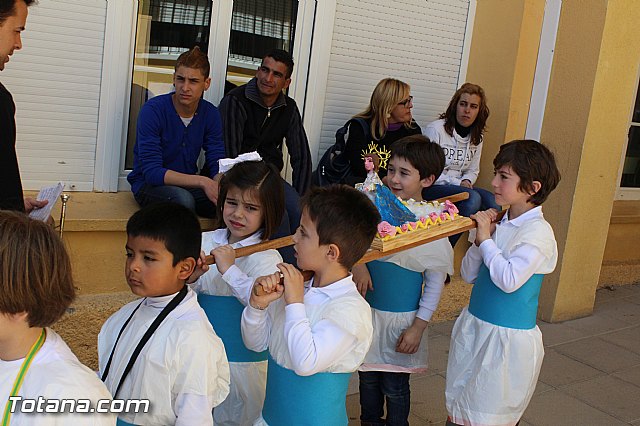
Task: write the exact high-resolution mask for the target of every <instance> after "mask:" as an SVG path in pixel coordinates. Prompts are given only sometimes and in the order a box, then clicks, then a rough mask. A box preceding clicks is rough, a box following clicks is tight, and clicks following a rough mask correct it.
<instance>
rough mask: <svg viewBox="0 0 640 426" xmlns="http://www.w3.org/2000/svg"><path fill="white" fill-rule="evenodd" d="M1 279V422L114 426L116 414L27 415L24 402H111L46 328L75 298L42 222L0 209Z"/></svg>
mask: <svg viewBox="0 0 640 426" xmlns="http://www.w3.org/2000/svg"><path fill="white" fill-rule="evenodd" d="M0 277H2V278H1V279H0V294H2V296H1V297H0V424H2V425H12V426H19V425H49V426H51V425H69V424H73V425H104V426H107V425H113V424H114V422H115V418H116V416H115V415H112V414H109V413H95V412H93V413H89V412H88V411H87V413H79V412H75V413H74V412H70V407H69V406H67V407H66V408H64V407H62V408H63V409H56V410H55V411H58V412H57V413H53V412H46V413H38V412H34V407H31V408H30V410H27V405H26V404H27V401H28V400H30V401H36V402H37V403H38V404H39V405H40V406H42V407H44V409H50V408H49V407H55V405H51V404H56V403H57V405H58V406H60V400H69V401H72V400H75V401H76V403H77V404H78V405H77V407H79V404H80V403H81V401H82V400H84V401H91V405H92V408H94V409H95V408H96V405H97V401H98V400H107V401H109V400H111V395H110V394H109V391H108V390H107V388H106V387H105V386H104V384H103V383H102V382H101V381H100V380H99V379H98V377H96V375H95V373H94V372H93V371H91V370H90V369H88V368H87V367H85V366H84V365H82V364H81V363H80V361H78V358H76V356H75V355H74V354H73V353H72V352H71V350H70V349H69V347H68V346H67V345H66V343H65V342H64V341H63V340H62V338H61V337H60V336H59V335H58V334H57V333H56V332H55V331H53V330H51V329H50V328H49V327H50V326H51V325H53V324H54V323H55V322H56V321H58V320H59V319H60V318H61V317H62V315H63V314H64V313H65V311H66V310H67V308H68V307H69V305H70V304H71V302H72V301H73V299H74V297H75V289H74V287H73V278H72V276H71V263H70V261H69V256H68V254H67V251H66V250H65V248H64V244H63V242H62V240H60V237H58V235H56V233H55V232H54V230H53V229H52V228H51V227H50V226H48V225H47V224H45V223H43V222H41V221H38V220H33V219H29V218H28V217H27V216H26V215H24V214H21V213H16V212H8V211H7V212H0ZM10 398H11V399H10ZM41 398H42V399H41ZM41 400H44V401H45V403H44V404H41V403H40V402H38V401H41ZM22 408H24V410H22Z"/></svg>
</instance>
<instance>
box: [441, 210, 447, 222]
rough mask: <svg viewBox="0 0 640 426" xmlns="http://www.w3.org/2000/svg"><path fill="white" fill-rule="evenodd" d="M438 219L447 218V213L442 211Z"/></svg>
mask: <svg viewBox="0 0 640 426" xmlns="http://www.w3.org/2000/svg"><path fill="white" fill-rule="evenodd" d="M440 220H443V221H444V220H447V213H446V212H442V213H440Z"/></svg>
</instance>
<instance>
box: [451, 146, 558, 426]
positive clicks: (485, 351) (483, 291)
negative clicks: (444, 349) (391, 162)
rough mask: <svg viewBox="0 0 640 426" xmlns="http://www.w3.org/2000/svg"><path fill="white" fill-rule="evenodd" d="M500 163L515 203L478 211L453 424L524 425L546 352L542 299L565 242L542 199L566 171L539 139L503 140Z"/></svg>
mask: <svg viewBox="0 0 640 426" xmlns="http://www.w3.org/2000/svg"><path fill="white" fill-rule="evenodd" d="M493 166H494V170H495V176H494V178H493V180H492V181H491V186H492V187H493V192H494V194H495V197H496V203H498V204H500V205H503V206H506V205H508V206H509V209H508V210H507V212H506V214H505V215H504V216H503V217H502V218H501V219H500V220H497V212H496V211H495V210H493V209H489V210H485V211H479V212H477V213H476V214H474V215H472V216H471V218H472V219H475V220H476V222H477V225H478V226H477V228H476V233H475V239H474V244H472V245H471V247H469V250H467V254H465V256H464V258H463V259H462V265H461V268H460V276H461V277H462V278H463V279H464V280H465V281H466V282H468V283H472V284H473V290H472V291H471V298H470V299H469V306H468V307H466V308H464V309H463V310H462V312H461V313H460V316H459V317H458V319H457V320H456V323H455V325H454V327H453V331H452V333H451V345H450V348H449V361H448V363H447V384H446V391H445V397H446V406H447V412H448V414H449V418H448V419H447V425H469V424H473V425H475V424H482V425H515V424H518V423H519V422H520V419H521V418H522V415H523V414H524V412H525V410H526V409H527V405H528V404H529V401H530V400H531V398H532V397H533V393H534V391H535V388H536V384H537V382H538V375H539V374H540V369H541V367H542V360H543V358H544V346H543V342H542V333H541V332H540V329H539V328H538V326H537V325H536V317H537V313H538V298H539V296H540V289H541V286H542V280H543V278H544V275H545V274H550V273H551V272H553V270H554V269H555V267H556V264H557V262H558V247H557V243H556V240H555V236H554V233H553V229H552V228H551V225H550V224H549V223H548V222H547V221H546V220H545V219H544V215H543V214H542V206H541V204H542V203H543V202H544V201H545V200H546V199H547V197H548V195H549V194H550V193H551V192H552V191H553V190H554V189H555V188H556V186H557V185H558V183H559V182H560V172H559V170H558V168H557V166H556V162H555V159H554V156H553V153H551V151H549V149H548V148H547V147H546V146H544V145H542V144H541V143H539V142H537V141H534V140H514V141H511V142H509V143H506V144H504V145H502V146H501V147H500V151H499V152H498V155H497V156H496V157H495V159H494V160H493Z"/></svg>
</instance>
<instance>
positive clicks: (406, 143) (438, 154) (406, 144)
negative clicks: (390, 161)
mask: <svg viewBox="0 0 640 426" xmlns="http://www.w3.org/2000/svg"><path fill="white" fill-rule="evenodd" d="M393 157H399V158H404V159H405V160H407V161H408V162H409V163H411V165H412V166H413V167H415V168H416V169H417V170H418V172H419V173H420V179H424V178H427V177H429V176H431V175H433V176H435V178H436V179H438V177H439V176H440V174H441V173H442V171H443V170H444V165H445V159H444V151H443V150H442V147H441V146H440V145H438V144H437V143H435V142H431V141H430V140H429V138H428V137H426V136H423V135H411V136H406V137H404V138H402V139H398V140H397V141H395V142H394V143H393V144H392V145H391V158H393Z"/></svg>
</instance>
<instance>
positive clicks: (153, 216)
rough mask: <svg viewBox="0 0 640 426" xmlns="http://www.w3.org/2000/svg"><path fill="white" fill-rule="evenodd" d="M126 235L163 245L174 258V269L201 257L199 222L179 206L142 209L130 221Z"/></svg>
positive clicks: (157, 206)
mask: <svg viewBox="0 0 640 426" xmlns="http://www.w3.org/2000/svg"><path fill="white" fill-rule="evenodd" d="M127 235H128V236H129V237H145V238H150V239H152V240H155V241H162V242H163V243H164V245H165V247H166V248H167V250H168V251H169V253H171V254H172V255H173V266H176V265H177V264H178V262H180V261H181V260H184V259H187V258H189V257H192V258H194V259H198V257H199V256H200V244H201V241H202V231H201V230H200V222H199V221H198V218H197V217H196V215H195V214H194V213H193V212H192V211H191V210H189V209H188V208H186V207H184V206H183V205H180V204H176V203H157V204H152V205H150V206H146V207H143V208H142V209H140V210H138V211H137V212H135V213H134V214H133V216H131V217H130V218H129V221H128V222H127Z"/></svg>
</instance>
